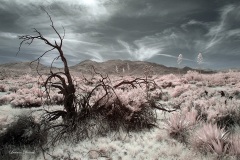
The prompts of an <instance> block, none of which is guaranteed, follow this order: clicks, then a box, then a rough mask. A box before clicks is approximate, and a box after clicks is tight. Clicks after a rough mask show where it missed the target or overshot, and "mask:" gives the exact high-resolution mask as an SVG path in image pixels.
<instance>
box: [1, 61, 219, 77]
mask: <svg viewBox="0 0 240 160" xmlns="http://www.w3.org/2000/svg"><path fill="white" fill-rule="evenodd" d="M92 66H93V67H94V68H95V69H96V71H98V72H101V73H107V74H127V75H142V74H144V70H145V68H146V66H151V69H150V70H151V71H152V73H153V74H159V75H163V74H170V73H173V74H177V73H179V72H180V73H187V71H189V70H196V69H192V68H189V67H184V68H181V69H178V68H176V67H166V66H164V65H161V64H156V63H151V62H145V61H128V60H109V61H106V62H95V61H91V60H85V61H82V62H80V63H79V64H76V65H74V66H71V67H69V68H70V71H71V72H78V73H79V72H80V73H84V74H88V73H89V71H90V70H91V69H92ZM36 68H37V63H36V62H34V63H32V64H31V65H30V62H18V63H6V64H0V75H1V74H12V75H19V74H34V75H35V74H37V72H36ZM49 68H50V67H48V66H44V65H42V64H39V65H38V69H39V72H40V73H49ZM59 70H61V68H53V71H59ZM198 71H199V70H198ZM201 73H214V71H209V70H208V71H206V70H201Z"/></svg>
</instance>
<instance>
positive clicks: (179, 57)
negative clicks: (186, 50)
mask: <svg viewBox="0 0 240 160" xmlns="http://www.w3.org/2000/svg"><path fill="white" fill-rule="evenodd" d="M182 59H183V56H182V54H179V56H178V59H177V63H178V65H180V64H181V63H182Z"/></svg>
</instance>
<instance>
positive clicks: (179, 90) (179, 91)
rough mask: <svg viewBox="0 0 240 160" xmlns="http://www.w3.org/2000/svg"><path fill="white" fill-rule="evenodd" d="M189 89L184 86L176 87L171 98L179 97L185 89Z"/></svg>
mask: <svg viewBox="0 0 240 160" xmlns="http://www.w3.org/2000/svg"><path fill="white" fill-rule="evenodd" d="M188 88H189V86H188V85H186V86H176V87H175V88H174V91H173V92H172V94H171V96H172V97H174V98H175V97H179V96H180V95H181V94H182V93H184V92H185V91H186V90H187V89H188Z"/></svg>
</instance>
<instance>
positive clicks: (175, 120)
mask: <svg viewBox="0 0 240 160" xmlns="http://www.w3.org/2000/svg"><path fill="white" fill-rule="evenodd" d="M197 115H198V114H197V111H196V110H191V111H183V112H181V113H179V112H175V113H173V114H172V115H171V116H170V118H169V119H168V120H167V121H166V129H167V131H168V134H169V135H170V137H172V138H175V139H177V140H179V141H181V142H186V138H187V131H188V129H190V127H192V126H193V125H194V124H196V123H197Z"/></svg>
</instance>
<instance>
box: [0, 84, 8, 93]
mask: <svg viewBox="0 0 240 160" xmlns="http://www.w3.org/2000/svg"><path fill="white" fill-rule="evenodd" d="M0 92H7V87H6V86H5V85H3V84H0Z"/></svg>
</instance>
